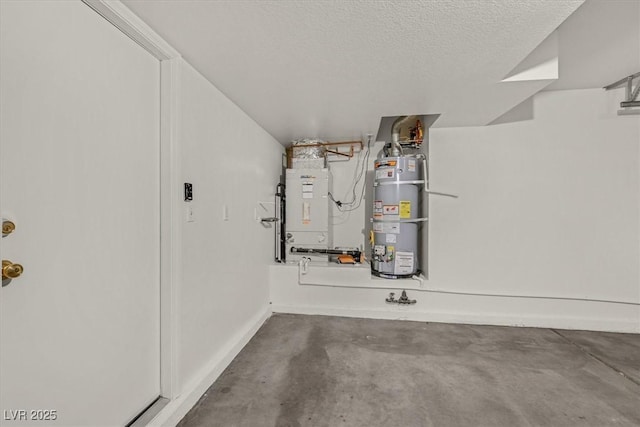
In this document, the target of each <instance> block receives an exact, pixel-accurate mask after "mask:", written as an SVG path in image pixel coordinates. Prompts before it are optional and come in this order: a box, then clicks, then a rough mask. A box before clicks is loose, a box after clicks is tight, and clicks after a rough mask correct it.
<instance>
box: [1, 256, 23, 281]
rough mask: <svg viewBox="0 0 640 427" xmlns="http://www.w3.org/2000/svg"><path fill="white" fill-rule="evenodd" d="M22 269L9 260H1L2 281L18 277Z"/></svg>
mask: <svg viewBox="0 0 640 427" xmlns="http://www.w3.org/2000/svg"><path fill="white" fill-rule="evenodd" d="M23 271H24V268H22V266H21V265H20V264H14V263H12V262H11V261H9V260H6V259H3V260H2V280H5V279H15V278H16V277H20V276H21V275H22V272H23Z"/></svg>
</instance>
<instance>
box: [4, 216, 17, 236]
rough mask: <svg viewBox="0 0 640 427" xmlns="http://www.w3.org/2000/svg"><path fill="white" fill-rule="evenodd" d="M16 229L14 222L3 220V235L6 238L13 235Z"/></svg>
mask: <svg viewBox="0 0 640 427" xmlns="http://www.w3.org/2000/svg"><path fill="white" fill-rule="evenodd" d="M15 229H16V225H15V224H14V223H13V221H9V220H8V219H3V220H2V235H3V236H6V235H7V234H11V233H13V230H15Z"/></svg>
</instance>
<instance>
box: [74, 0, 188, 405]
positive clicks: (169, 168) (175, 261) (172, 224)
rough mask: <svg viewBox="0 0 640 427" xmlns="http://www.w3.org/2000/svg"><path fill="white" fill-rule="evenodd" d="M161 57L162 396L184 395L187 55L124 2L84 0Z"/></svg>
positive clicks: (170, 397) (152, 53) (83, 0)
mask: <svg viewBox="0 0 640 427" xmlns="http://www.w3.org/2000/svg"><path fill="white" fill-rule="evenodd" d="M81 1H82V2H83V3H85V4H86V5H87V6H89V7H90V8H92V9H93V10H95V11H96V12H98V13H99V14H100V15H101V16H102V17H103V18H105V19H106V20H107V21H108V22H110V23H111V24H113V25H114V26H115V27H116V28H118V29H119V30H120V31H122V32H123V33H124V34H126V35H127V36H128V37H130V38H131V39H132V40H133V41H135V42H136V43H138V44H139V45H140V46H142V47H143V48H144V49H145V50H146V51H147V52H149V53H150V54H151V55H153V56H154V57H155V58H157V59H158V60H159V61H160V230H159V232H160V254H159V255H160V372H159V375H160V397H163V398H166V399H168V400H173V399H174V398H176V397H177V396H178V395H180V391H181V390H180V388H181V387H180V384H179V376H178V369H177V368H178V366H179V364H178V357H179V351H178V345H179V342H180V341H179V336H178V334H179V323H178V319H179V311H178V310H179V294H178V290H179V283H180V278H181V277H182V276H181V266H182V262H181V261H182V245H181V243H182V228H181V219H182V218H181V215H180V213H181V204H180V203H181V200H180V198H179V195H180V194H182V193H181V191H182V190H181V185H180V176H181V171H180V144H179V140H178V139H179V137H178V135H179V132H178V131H179V117H180V115H179V107H180V106H179V99H180V74H179V73H180V62H181V55H180V54H179V53H178V51H177V50H175V49H174V48H173V47H172V46H171V45H169V44H168V43H167V42H166V41H165V40H163V39H162V37H160V36H159V35H158V34H157V33H156V32H155V31H153V30H152V29H151V27H149V26H148V25H147V24H145V23H144V22H143V21H142V20H141V19H140V18H138V16H137V15H135V14H134V13H133V12H132V11H131V10H130V9H129V8H127V7H126V6H125V5H124V4H122V3H121V2H120V1H113V0H81Z"/></svg>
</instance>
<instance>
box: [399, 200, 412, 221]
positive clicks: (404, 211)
mask: <svg viewBox="0 0 640 427" xmlns="http://www.w3.org/2000/svg"><path fill="white" fill-rule="evenodd" d="M400 218H402V219H409V218H411V202H410V201H408V200H403V201H401V202H400Z"/></svg>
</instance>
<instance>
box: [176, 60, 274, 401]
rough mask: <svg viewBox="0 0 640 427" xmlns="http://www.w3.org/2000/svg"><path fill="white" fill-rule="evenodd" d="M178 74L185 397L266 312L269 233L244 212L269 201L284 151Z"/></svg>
mask: <svg viewBox="0 0 640 427" xmlns="http://www.w3.org/2000/svg"><path fill="white" fill-rule="evenodd" d="M180 75H181V78H180V86H181V88H180V90H181V96H180V101H179V102H180V105H179V107H180V109H181V120H180V125H179V127H180V131H179V132H180V133H179V140H180V144H181V170H182V176H183V179H182V180H183V181H184V182H190V183H192V184H193V201H192V202H190V203H184V206H185V207H186V206H188V205H191V206H192V208H193V216H194V220H195V221H194V222H186V214H185V218H183V221H182V248H183V249H182V262H183V264H182V268H181V270H182V280H181V285H180V290H179V294H180V307H179V313H180V319H179V325H180V326H179V337H180V342H179V356H178V359H179V371H178V372H179V379H180V383H181V384H182V385H183V388H184V389H185V390H188V389H189V387H190V384H192V383H193V382H194V381H196V382H197V381H200V380H201V379H202V378H203V377H205V376H207V375H209V373H210V371H211V369H212V368H214V367H215V366H216V365H217V364H219V362H220V360H221V358H224V357H226V353H227V352H229V351H230V349H231V348H232V347H233V346H235V345H236V344H237V343H238V342H239V341H240V340H241V338H242V336H243V335H246V333H247V331H250V330H251V329H252V328H253V327H254V326H255V323H256V322H257V321H258V322H259V321H260V319H261V317H264V316H265V315H268V313H269V288H268V286H269V283H268V267H267V266H268V265H269V264H270V263H271V262H272V260H273V256H274V254H273V246H274V244H273V229H272V228H264V227H262V226H261V225H260V223H258V222H256V221H255V220H254V209H255V208H256V207H257V202H258V201H269V202H272V201H273V194H274V192H275V185H276V184H277V183H278V182H279V179H280V173H281V165H282V161H281V156H282V152H283V151H284V150H283V147H282V146H281V145H280V144H279V143H278V142H277V141H275V140H274V139H273V138H272V137H271V136H270V135H269V134H268V133H267V132H266V131H264V130H263V129H262V128H261V127H259V126H258V125H257V124H256V123H255V122H254V121H253V120H252V119H251V118H249V117H248V116H247V115H246V114H245V113H244V112H243V111H241V110H240V109H239V108H238V107H237V106H236V105H235V104H233V103H232V102H231V101H230V100H229V99H227V98H226V97H225V96H224V95H223V94H222V93H221V92H220V91H218V90H217V89H216V88H215V87H214V86H213V85H212V84H211V83H209V82H208V81H207V80H205V79H204V77H202V76H201V75H200V74H199V73H198V72H196V71H195V70H194V69H193V68H192V67H191V66H190V65H189V64H188V63H186V62H183V63H182V66H181V69H180ZM225 205H226V206H227V207H228V213H229V219H228V221H225V220H223V207H224V206H225ZM272 215H273V214H269V215H265V214H263V215H262V216H272ZM223 367H224V366H223ZM197 397H198V396H196V398H197Z"/></svg>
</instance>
